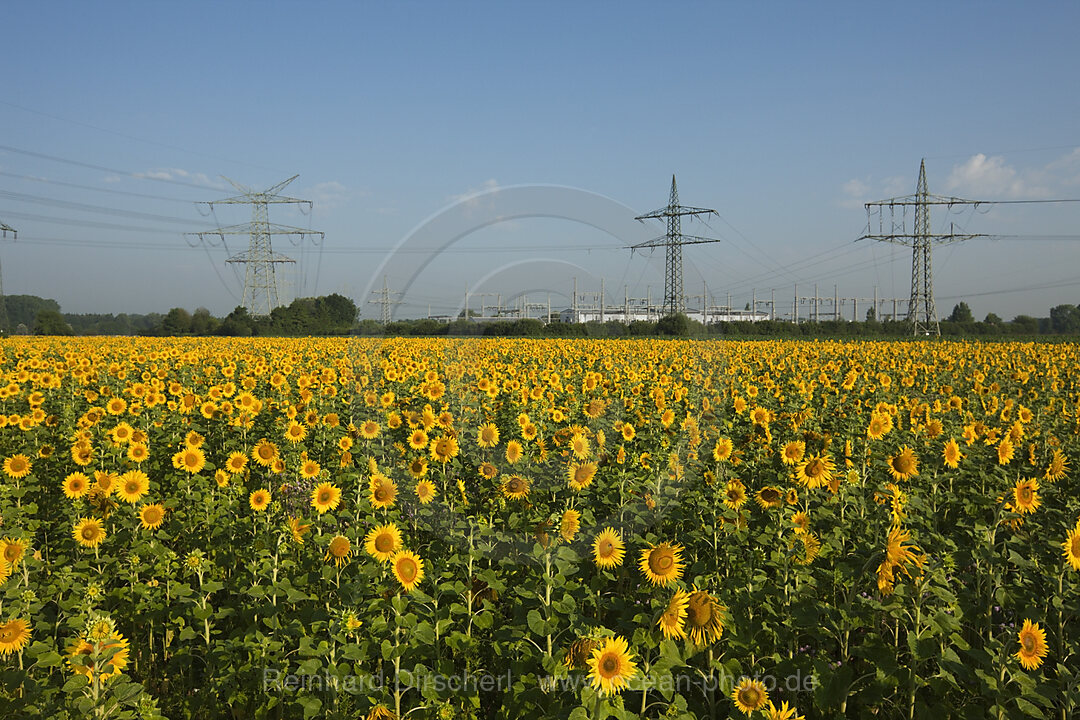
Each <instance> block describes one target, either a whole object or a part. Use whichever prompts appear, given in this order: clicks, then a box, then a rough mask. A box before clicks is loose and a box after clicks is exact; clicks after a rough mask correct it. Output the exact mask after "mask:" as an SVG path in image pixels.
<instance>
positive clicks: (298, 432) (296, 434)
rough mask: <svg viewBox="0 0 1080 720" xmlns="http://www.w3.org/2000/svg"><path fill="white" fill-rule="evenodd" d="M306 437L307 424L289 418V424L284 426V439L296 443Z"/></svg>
mask: <svg viewBox="0 0 1080 720" xmlns="http://www.w3.org/2000/svg"><path fill="white" fill-rule="evenodd" d="M306 437H307V426H305V425H303V424H302V423H298V422H296V421H295V420H291V421H290V422H289V426H288V427H286V428H285V439H286V440H288V441H289V442H291V443H298V442H300V441H301V440H303V439H304V438H306Z"/></svg>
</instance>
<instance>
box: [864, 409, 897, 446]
mask: <svg viewBox="0 0 1080 720" xmlns="http://www.w3.org/2000/svg"><path fill="white" fill-rule="evenodd" d="M890 430H892V417H891V416H889V415H886V414H884V413H877V412H875V413H871V415H870V423H869V424H868V425H867V426H866V436H867V437H869V438H870V439H871V440H880V439H881V438H883V437H885V435H887V434H888V432H889V431H890Z"/></svg>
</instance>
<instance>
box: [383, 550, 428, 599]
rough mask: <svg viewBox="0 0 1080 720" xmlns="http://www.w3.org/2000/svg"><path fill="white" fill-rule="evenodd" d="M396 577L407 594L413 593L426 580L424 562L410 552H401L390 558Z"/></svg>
mask: <svg viewBox="0 0 1080 720" xmlns="http://www.w3.org/2000/svg"><path fill="white" fill-rule="evenodd" d="M390 563H391V565H392V566H393V568H394V577H396V578H397V581H398V582H399V583H401V587H402V588H404V589H405V592H412V591H413V590H414V589H415V588H416V586H417V585H418V584H419V583H420V581H421V580H423V579H424V561H423V560H421V559H420V558H419V557H418V556H416V555H414V554H413V553H411V552H409V551H408V550H399V551H398V552H396V553H394V555H393V556H391V558H390Z"/></svg>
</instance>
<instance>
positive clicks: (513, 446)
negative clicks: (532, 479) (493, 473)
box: [506, 440, 524, 465]
mask: <svg viewBox="0 0 1080 720" xmlns="http://www.w3.org/2000/svg"><path fill="white" fill-rule="evenodd" d="M523 452H524V451H523V450H522V447H521V443H519V442H518V441H517V440H511V441H509V442H507V443H506V462H508V463H510V464H511V465H513V464H514V463H516V462H517V461H518V460H520V459H521V456H522V454H523Z"/></svg>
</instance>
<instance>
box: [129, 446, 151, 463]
mask: <svg viewBox="0 0 1080 720" xmlns="http://www.w3.org/2000/svg"><path fill="white" fill-rule="evenodd" d="M127 457H128V460H130V461H131V462H133V463H141V462H146V459H147V458H148V457H150V448H148V447H147V446H146V444H145V443H139V442H133V443H131V444H130V445H128V449H127Z"/></svg>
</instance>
